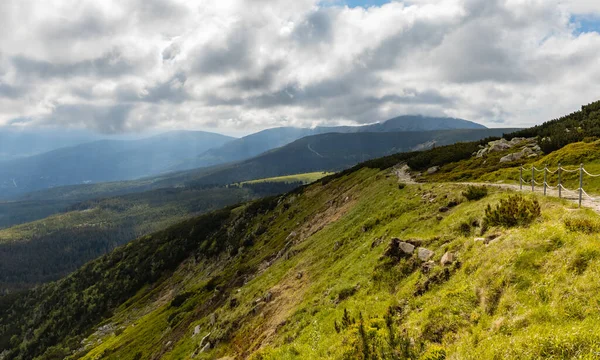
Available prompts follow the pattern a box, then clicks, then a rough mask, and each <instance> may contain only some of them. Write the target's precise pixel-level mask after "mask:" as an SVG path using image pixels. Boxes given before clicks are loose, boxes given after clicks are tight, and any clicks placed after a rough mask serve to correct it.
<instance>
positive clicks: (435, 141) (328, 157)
mask: <svg viewBox="0 0 600 360" xmlns="http://www.w3.org/2000/svg"><path fill="white" fill-rule="evenodd" d="M514 130H516V129H468V130H445V131H424V132H392V133H349V134H338V133H327V134H322V135H315V136H309V137H305V138H303V139H300V140H297V141H295V142H293V143H291V144H288V145H286V146H283V147H281V148H278V149H274V150H271V151H268V152H266V153H264V154H261V155H259V156H256V157H254V158H252V159H248V160H246V161H241V162H238V163H231V164H225V165H219V166H213V167H208V168H202V169H196V170H189V171H180V172H175V173H168V174H163V175H159V176H153V177H147V178H141V179H138V180H131V181H118V182H105V183H98V184H83V185H72V186H61V187H56V188H52V189H46V190H42V191H36V192H31V193H28V194H24V195H21V196H19V197H18V198H16V200H21V201H38V200H43V201H56V200H61V201H66V200H68V201H82V200H86V199H92V198H97V197H106V196H118V195H123V194H127V193H133V192H143V191H148V190H153V189H161V188H173V187H186V186H191V187H194V186H205V185H226V184H231V183H236V182H240V181H246V180H255V179H262V178H268V177H275V176H283V175H293V174H300V173H307V172H316V171H337V170H340V169H344V168H348V167H350V166H353V165H355V164H357V163H359V162H361V161H365V160H368V159H373V158H376V157H380V156H384V155H389V154H394V153H397V152H403V151H411V150H423V149H427V148H429V147H432V146H440V145H444V144H452V143H456V142H463V141H475V140H480V139H484V138H487V137H498V136H502V135H503V134H506V133H510V132H512V131H514Z"/></svg>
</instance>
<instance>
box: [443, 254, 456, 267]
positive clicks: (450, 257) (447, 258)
mask: <svg viewBox="0 0 600 360" xmlns="http://www.w3.org/2000/svg"><path fill="white" fill-rule="evenodd" d="M453 262H454V253H451V252H446V253H445V254H444V256H442V259H441V260H440V264H442V265H443V266H446V265H450V264H452V263H453Z"/></svg>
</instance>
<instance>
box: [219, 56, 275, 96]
mask: <svg viewBox="0 0 600 360" xmlns="http://www.w3.org/2000/svg"><path fill="white" fill-rule="evenodd" d="M284 66H285V64H284V63H282V62H276V63H272V64H269V65H267V66H265V67H264V68H262V69H261V70H260V71H258V73H256V74H251V73H248V74H244V75H242V76H239V77H236V78H234V79H233V80H232V81H231V82H229V83H228V84H227V85H226V87H230V88H233V89H237V90H242V91H249V90H261V89H262V90H268V89H269V88H270V87H271V85H273V84H274V82H275V80H276V78H277V76H278V75H279V73H280V72H281V71H282V70H283V69H284Z"/></svg>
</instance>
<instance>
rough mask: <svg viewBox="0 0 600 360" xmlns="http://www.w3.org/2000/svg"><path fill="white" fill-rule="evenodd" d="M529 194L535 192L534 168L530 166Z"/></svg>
mask: <svg viewBox="0 0 600 360" xmlns="http://www.w3.org/2000/svg"><path fill="white" fill-rule="evenodd" d="M531 192H535V166H533V165H531Z"/></svg>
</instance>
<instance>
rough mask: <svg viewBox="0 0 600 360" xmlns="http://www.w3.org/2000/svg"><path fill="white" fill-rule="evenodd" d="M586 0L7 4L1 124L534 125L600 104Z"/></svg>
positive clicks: (121, 128)
mask: <svg viewBox="0 0 600 360" xmlns="http://www.w3.org/2000/svg"><path fill="white" fill-rule="evenodd" d="M597 13H600V5H597V4H596V2H590V1H583V0H563V1H559V0H438V1H435V0H406V1H404V2H402V1H396V2H390V3H387V4H384V5H381V6H370V7H367V8H363V7H352V8H349V7H347V6H341V5H339V3H338V2H333V3H332V2H319V1H317V0H296V1H276V0H252V1H246V0H205V1H201V2H200V1H184V0H181V1H179V0H129V1H124V0H119V1H116V0H113V1H108V0H107V1H78V0H53V1H42V0H38V1H20V0H5V1H2V2H1V3H0V126H2V125H13V126H42V125H60V126H74V127H86V128H89V129H94V130H96V131H100V132H105V133H119V132H128V131H140V130H147V129H173V128H187V129H205V130H214V131H222V132H229V133H243V132H251V131H255V130H258V129H261V128H265V127H272V126H310V125H316V124H335V123H367V122H374V121H379V120H385V119H386V118H389V117H393V116H397V115H401V114H414V113H422V114H432V115H448V116H454V117H462V118H466V119H469V120H473V121H477V122H480V123H482V124H485V125H488V126H494V127H498V126H502V127H513V126H526V125H532V124H536V123H540V122H542V121H545V120H548V119H550V118H552V117H555V116H560V115H562V114H565V113H567V112H570V111H573V110H576V109H577V108H578V107H579V106H580V105H582V104H585V103H588V102H591V101H594V100H597V98H598V97H599V96H600V95H599V94H598V92H597V85H596V84H597V83H598V81H599V80H600V57H599V56H598V54H599V53H600V34H598V33H596V32H581V31H579V30H578V29H577V27H576V24H575V23H574V22H573V20H572V19H573V17H574V16H576V15H577V16H580V15H583V16H593V15H592V14H597Z"/></svg>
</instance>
